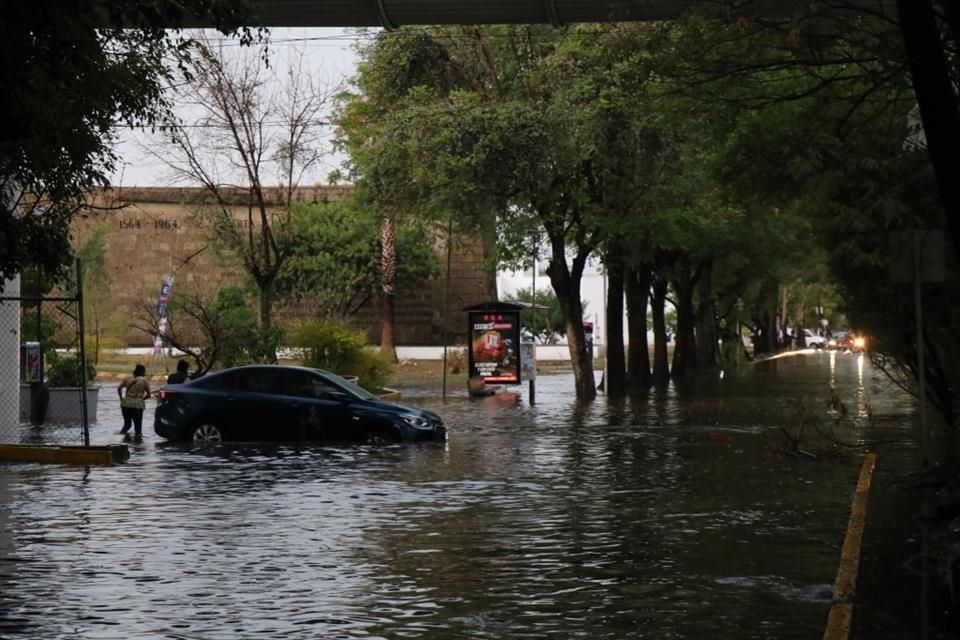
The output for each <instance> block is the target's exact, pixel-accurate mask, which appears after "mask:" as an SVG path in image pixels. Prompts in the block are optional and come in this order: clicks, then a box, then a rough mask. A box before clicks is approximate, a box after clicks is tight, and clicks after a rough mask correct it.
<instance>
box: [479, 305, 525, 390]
mask: <svg viewBox="0 0 960 640" xmlns="http://www.w3.org/2000/svg"><path fill="white" fill-rule="evenodd" d="M469 322H470V376H471V377H475V376H481V377H482V378H483V379H484V382H486V383H488V384H519V383H520V314H519V313H518V312H516V311H497V312H488V311H482V312H481V311H474V312H471V313H470V314H469Z"/></svg>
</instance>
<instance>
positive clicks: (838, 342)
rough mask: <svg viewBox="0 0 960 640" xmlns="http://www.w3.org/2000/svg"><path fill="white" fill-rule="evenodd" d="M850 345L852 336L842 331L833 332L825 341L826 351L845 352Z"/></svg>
mask: <svg viewBox="0 0 960 640" xmlns="http://www.w3.org/2000/svg"><path fill="white" fill-rule="evenodd" d="M852 345H853V336H852V335H851V334H850V332H849V331H845V330H843V329H840V330H838V331H834V332H833V335H831V336H830V338H828V339H827V349H830V350H831V351H847V350H849V349H850V347H851V346H852Z"/></svg>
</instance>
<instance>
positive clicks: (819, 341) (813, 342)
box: [803, 329, 827, 349]
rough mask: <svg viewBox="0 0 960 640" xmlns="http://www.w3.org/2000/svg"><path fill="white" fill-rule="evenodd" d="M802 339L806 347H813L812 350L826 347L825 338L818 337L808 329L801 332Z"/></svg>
mask: <svg viewBox="0 0 960 640" xmlns="http://www.w3.org/2000/svg"><path fill="white" fill-rule="evenodd" d="M803 339H804V341H805V342H806V344H807V346H808V347H813V348H814V349H823V348H824V347H826V345H827V339H826V338H824V337H823V336H818V335H817V334H816V332H814V331H811V330H810V329H804V330H803Z"/></svg>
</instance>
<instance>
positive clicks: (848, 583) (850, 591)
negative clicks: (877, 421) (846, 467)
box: [823, 453, 877, 640]
mask: <svg viewBox="0 0 960 640" xmlns="http://www.w3.org/2000/svg"><path fill="white" fill-rule="evenodd" d="M876 466H877V454H876V453H868V454H866V455H865V456H864V457H863V466H861V467H860V477H859V479H858V480H857V489H856V491H855V492H854V494H853V504H852V506H851V507H850V520H849V521H848V522H847V535H846V536H845V537H844V539H843V549H842V550H841V552H840V566H839V568H838V569H837V578H836V581H834V583H833V606H832V607H830V615H829V616H828V617H827V628H826V630H825V631H824V632H823V640H847V638H849V637H850V629H851V627H852V625H853V602H852V600H853V596H854V595H855V594H856V591H857V573H858V571H859V569H860V548H861V545H862V543H863V530H864V527H865V525H866V521H867V503H868V501H869V498H870V484H871V481H872V480H873V471H874V469H875V468H876Z"/></svg>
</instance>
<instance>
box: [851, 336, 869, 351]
mask: <svg viewBox="0 0 960 640" xmlns="http://www.w3.org/2000/svg"><path fill="white" fill-rule="evenodd" d="M866 345H867V339H866V338H854V339H853V346H855V347H856V348H857V349H863V348H864V347H865V346H866Z"/></svg>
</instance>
